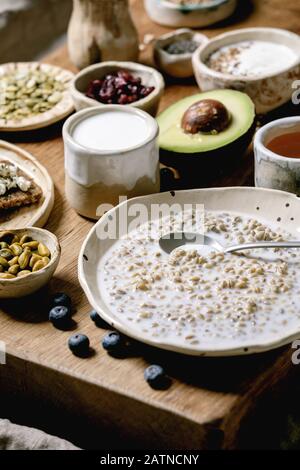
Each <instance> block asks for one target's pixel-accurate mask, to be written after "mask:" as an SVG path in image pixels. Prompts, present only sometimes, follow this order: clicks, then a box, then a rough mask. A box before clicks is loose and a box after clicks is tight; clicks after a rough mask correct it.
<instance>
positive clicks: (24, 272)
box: [0, 227, 61, 298]
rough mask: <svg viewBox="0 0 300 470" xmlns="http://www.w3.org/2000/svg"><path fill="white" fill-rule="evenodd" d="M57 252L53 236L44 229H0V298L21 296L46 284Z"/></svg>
mask: <svg viewBox="0 0 300 470" xmlns="http://www.w3.org/2000/svg"><path fill="white" fill-rule="evenodd" d="M60 252H61V250H60V245H59V242H58V240H57V238H56V236H55V235H54V234H53V233H51V232H48V231H47V230H44V229H41V228H36V227H28V228H26V229H17V230H5V231H0V298H17V297H23V296H26V295H29V294H32V293H33V292H35V291H37V290H38V289H40V288H41V287H43V286H44V285H45V284H47V282H48V281H49V280H50V279H51V277H52V276H53V274H54V272H55V270H56V268H57V266H58V263H59V259H60Z"/></svg>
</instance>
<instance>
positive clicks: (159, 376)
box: [144, 364, 171, 390]
mask: <svg viewBox="0 0 300 470" xmlns="http://www.w3.org/2000/svg"><path fill="white" fill-rule="evenodd" d="M144 377H145V380H146V382H148V384H149V385H150V387H152V388H154V389H156V390H163V389H166V388H168V387H169V386H170V384H171V381H170V379H169V377H167V375H166V374H165V371H164V369H163V368H162V367H161V366H158V365H156V364H154V365H152V366H149V367H147V369H145V372H144Z"/></svg>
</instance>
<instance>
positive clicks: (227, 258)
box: [98, 211, 300, 349]
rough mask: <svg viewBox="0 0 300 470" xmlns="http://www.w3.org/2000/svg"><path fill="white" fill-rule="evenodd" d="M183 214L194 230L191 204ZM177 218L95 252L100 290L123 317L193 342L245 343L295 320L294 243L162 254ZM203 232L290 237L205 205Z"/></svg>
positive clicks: (168, 337)
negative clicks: (284, 246) (100, 255)
mask: <svg viewBox="0 0 300 470" xmlns="http://www.w3.org/2000/svg"><path fill="white" fill-rule="evenodd" d="M183 218H184V221H185V224H187V225H185V226H184V228H185V230H186V231H187V227H188V223H190V224H192V225H190V227H192V228H193V230H192V231H194V232H196V231H198V232H199V231H200V230H201V227H203V224H201V227H200V222H198V221H199V220H200V218H198V217H197V214H196V213H195V211H193V212H192V211H185V212H184V213H183ZM183 218H182V214H181V215H180V214H179V215H178V214H177V215H174V216H168V217H167V218H164V219H161V220H160V222H159V221H152V222H147V223H146V224H144V225H142V226H141V227H140V228H138V229H135V230H134V231H132V232H131V233H130V234H129V235H127V236H126V237H125V238H121V239H120V240H118V241H117V242H116V243H115V244H114V246H113V247H112V248H111V249H110V250H109V251H108V253H106V255H105V257H104V258H103V259H102V260H101V262H100V266H99V270H98V272H99V279H98V282H99V284H100V286H101V290H102V296H103V298H104V301H105V303H106V305H107V307H108V308H109V309H110V311H112V312H113V313H114V315H115V316H116V317H118V318H120V319H122V323H123V324H124V323H125V324H127V325H130V327H131V328H133V329H134V330H135V331H137V332H143V333H144V334H146V335H147V336H149V337H151V338H152V339H153V340H158V341H159V340H161V341H168V342H172V343H173V344H174V343H175V342H176V344H177V345H179V346H185V347H187V346H189V347H194V348H195V349H196V348H197V347H199V348H200V347H201V348H205V347H207V348H208V349H214V348H215V349H221V348H224V347H226V348H227V347H233V348H234V347H238V346H245V347H246V346H247V344H249V343H251V342H253V341H255V342H256V341H257V343H259V342H260V341H261V340H264V339H266V338H271V339H276V337H279V336H280V335H282V331H283V330H284V332H286V333H288V332H289V331H290V330H292V329H293V328H295V325H299V326H300V310H299V304H297V299H299V295H300V256H299V254H298V253H297V250H295V249H285V250H283V249H278V248H277V249H264V250H258V249H257V250H251V251H250V250H248V251H244V252H240V253H235V254H234V253H232V254H229V253H228V254H223V253H220V252H216V251H212V250H210V249H209V248H208V247H199V246H197V247H196V246H195V245H194V246H192V245H190V246H187V245H186V246H184V247H180V248H177V249H176V250H175V251H173V252H172V253H171V255H167V254H166V253H164V252H163V251H161V249H160V247H159V244H158V240H159V238H160V236H161V235H164V234H167V233H169V232H170V228H171V230H172V231H175V232H176V231H181V228H182V221H183ZM161 227H162V228H161ZM190 231H191V230H190ZM202 231H203V230H202ZM204 232H205V233H207V234H208V235H210V236H212V237H214V238H215V239H216V240H217V241H219V242H220V243H221V244H222V245H223V246H226V245H233V244H236V243H244V242H245V243H246V242H253V241H263V240H272V241H283V240H288V239H292V238H293V237H292V236H291V235H290V234H288V233H285V232H284V231H283V230H281V229H278V228H276V229H275V228H274V227H272V226H271V225H269V224H266V223H264V222H263V221H260V220H256V219H253V218H250V217H247V216H245V215H240V214H236V213H229V212H226V213H225V212H205V217H204ZM149 234H150V235H149Z"/></svg>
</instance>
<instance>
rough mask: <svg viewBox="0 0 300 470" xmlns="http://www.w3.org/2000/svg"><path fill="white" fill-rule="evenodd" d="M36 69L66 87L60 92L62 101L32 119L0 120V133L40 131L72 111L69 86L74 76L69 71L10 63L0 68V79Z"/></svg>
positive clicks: (30, 63) (40, 65)
mask: <svg viewBox="0 0 300 470" xmlns="http://www.w3.org/2000/svg"><path fill="white" fill-rule="evenodd" d="M37 68H40V70H42V71H45V72H51V73H53V75H54V76H55V77H56V78H57V79H58V80H60V81H62V82H63V83H64V84H65V85H66V88H65V90H64V91H63V92H62V95H63V96H62V99H61V100H60V101H59V102H58V103H57V104H56V105H55V106H53V108H51V109H50V110H49V111H46V112H44V113H40V114H37V115H36V116H33V117H29V118H24V119H21V120H13V119H9V120H7V121H5V120H3V119H0V131H5V132H18V131H29V130H34V129H40V128H42V127H46V126H49V125H50V124H54V123H55V122H58V121H60V120H62V119H64V118H65V117H67V116H69V114H71V113H72V112H73V111H74V105H73V101H72V98H71V96H70V93H69V85H70V83H71V81H72V79H73V77H74V74H73V73H72V72H70V71H69V70H65V69H62V68H60V67H57V66H54V65H50V64H40V63H39V62H10V63H8V64H3V65H1V66H0V77H1V76H3V75H7V74H9V73H13V72H20V73H22V72H26V71H28V70H35V69H37Z"/></svg>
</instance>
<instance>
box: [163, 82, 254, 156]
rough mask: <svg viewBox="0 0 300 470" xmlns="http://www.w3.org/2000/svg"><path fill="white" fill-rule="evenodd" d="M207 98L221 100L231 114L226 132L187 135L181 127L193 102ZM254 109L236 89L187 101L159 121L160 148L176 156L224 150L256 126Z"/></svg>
mask: <svg viewBox="0 0 300 470" xmlns="http://www.w3.org/2000/svg"><path fill="white" fill-rule="evenodd" d="M204 99H213V100H217V101H220V102H221V103H223V105H224V106H225V107H226V108H227V110H228V111H229V113H230V115H231V121H230V124H229V126H228V127H227V129H225V130H224V131H222V132H220V133H219V134H215V135H213V134H204V133H198V134H194V135H192V134H187V133H185V132H184V131H183V130H182V128H181V119H182V116H183V115H184V113H185V111H186V110H187V109H188V108H189V107H190V106H191V105H192V104H194V103H196V102H197V101H200V100H204ZM254 119H255V107H254V103H253V102H252V100H251V99H250V98H249V97H248V95H246V94H245V93H241V92H240V91H235V90H214V91H208V92H205V93H199V94H197V95H193V96H189V97H187V98H184V99H182V100H180V101H178V103H175V104H173V105H172V106H170V107H169V108H167V109H166V110H165V111H164V112H162V113H161V114H160V115H159V116H158V118H157V121H158V124H159V128H160V135H159V146H160V148H161V149H164V150H168V151H170V152H177V153H189V154H191V153H201V152H209V151H210V150H215V149H218V148H220V147H224V146H225V145H228V144H230V143H232V142H234V141H235V140H237V139H238V138H239V137H241V136H242V135H244V134H245V133H246V132H247V131H248V130H249V129H250V127H251V126H252V125H253V122H254Z"/></svg>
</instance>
